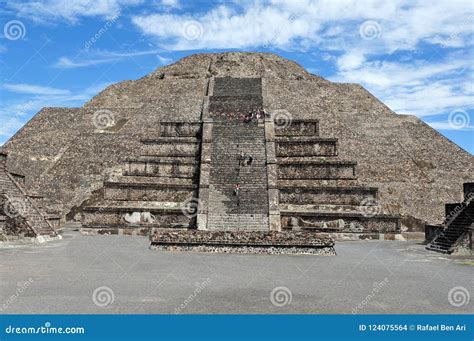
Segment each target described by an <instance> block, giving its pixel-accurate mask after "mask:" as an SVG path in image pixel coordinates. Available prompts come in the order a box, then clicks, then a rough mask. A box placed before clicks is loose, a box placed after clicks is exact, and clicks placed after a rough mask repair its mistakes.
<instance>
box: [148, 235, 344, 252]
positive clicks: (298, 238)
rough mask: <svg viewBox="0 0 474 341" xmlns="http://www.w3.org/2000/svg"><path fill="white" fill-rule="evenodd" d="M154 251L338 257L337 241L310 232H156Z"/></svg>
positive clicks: (153, 238)
mask: <svg viewBox="0 0 474 341" xmlns="http://www.w3.org/2000/svg"><path fill="white" fill-rule="evenodd" d="M150 239H151V246H150V248H151V249H154V250H167V251H197V252H215V253H260V254H312V255H335V254H336V252H335V250H334V240H333V239H331V238H329V237H326V236H321V235H318V234H315V233H307V232H276V231H268V232H267V231H266V232H256V231H255V232H254V231H252V232H241V231H197V230H187V231H155V233H153V234H152V235H151V236H150Z"/></svg>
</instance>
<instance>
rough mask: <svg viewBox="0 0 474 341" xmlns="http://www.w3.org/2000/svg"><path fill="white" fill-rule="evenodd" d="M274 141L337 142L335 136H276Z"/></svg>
mask: <svg viewBox="0 0 474 341" xmlns="http://www.w3.org/2000/svg"><path fill="white" fill-rule="evenodd" d="M275 142H278V143H305V142H331V143H336V142H338V139H337V138H326V137H317V136H304V135H303V136H276V137H275Z"/></svg>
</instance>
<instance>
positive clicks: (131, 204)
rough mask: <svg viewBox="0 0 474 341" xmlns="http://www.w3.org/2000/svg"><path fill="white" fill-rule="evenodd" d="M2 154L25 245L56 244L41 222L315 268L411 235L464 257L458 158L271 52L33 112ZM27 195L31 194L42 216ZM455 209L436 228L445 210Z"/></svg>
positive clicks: (205, 58)
mask: <svg viewBox="0 0 474 341" xmlns="http://www.w3.org/2000/svg"><path fill="white" fill-rule="evenodd" d="M3 153H4V154H2V155H3V156H2V158H3V159H2V160H3V161H2V162H3V164H4V165H3V166H2V172H3V173H4V175H2V176H3V178H4V180H2V183H1V186H2V187H1V190H2V198H3V200H4V201H5V202H8V201H9V198H11V197H16V196H22V198H23V199H22V200H23V201H22V202H27V203H28V205H23V206H26V207H27V209H28V211H30V213H25V214H24V215H22V217H23V216H24V217H23V218H22V221H23V222H25V223H27V225H28V226H29V229H27V228H26V227H25V229H26V230H28V231H26V230H22V231H21V234H23V235H27V236H30V235H31V236H37V235H48V236H56V235H57V229H58V227H57V226H54V227H53V225H52V224H51V223H50V222H48V219H46V218H47V217H46V216H45V214H46V213H44V214H43V213H41V214H40V213H39V212H41V211H43V210H44V212H55V211H56V212H59V213H60V216H61V222H62V223H65V222H68V221H77V222H79V221H80V222H81V226H82V227H81V231H82V232H83V233H84V234H98V233H99V234H130V235H137V234H138V235H149V236H150V240H151V248H153V249H161V250H193V251H213V252H256V253H289V254H293V253H298V254H301V253H303V254H325V255H326V254H334V253H335V251H334V240H344V239H349V240H355V239H385V240H395V239H399V240H402V239H404V236H406V235H407V234H410V233H416V232H418V233H420V232H424V231H425V226H428V228H429V229H430V231H431V232H432V233H433V234H432V235H431V237H432V238H431V243H430V246H429V248H431V249H433V250H434V249H436V250H437V251H439V250H441V251H443V252H448V253H450V252H452V250H453V248H454V247H455V246H456V245H457V244H458V243H461V242H462V243H463V245H464V244H466V245H467V244H469V245H468V247H472V243H471V242H466V240H472V238H471V237H469V236H472V229H470V227H471V226H472V222H473V218H472V212H471V211H472V204H471V198H472V196H470V193H471V191H472V182H474V157H473V156H472V155H471V154H469V153H468V152H466V151H464V150H463V149H461V148H460V147H458V146H457V145H456V144H454V143H452V142H451V141H449V140H448V139H446V138H445V137H443V136H442V135H440V134H439V133H438V132H437V131H435V130H434V129H432V128H431V127H429V126H428V125H426V124H425V123H423V122H422V121H421V120H419V119H418V118H416V117H415V116H408V115H398V114H396V113H394V112H393V111H391V110H390V109H389V108H388V107H387V106H385V105H384V104H383V103H382V102H380V101H379V100H378V99H377V98H375V97H374V96H373V95H372V94H371V93H369V92H368V91H367V90H365V89H364V88H363V87H362V86H360V85H358V84H341V83H333V82H330V81H328V80H326V79H323V78H321V77H319V76H316V75H312V74H310V73H308V72H307V71H306V70H304V69H303V68H302V67H301V66H299V65H298V64H296V63H294V62H292V61H289V60H286V59H284V58H282V57H279V56H277V55H275V54H270V53H240V52H239V53H237V52H229V53H217V54H196V55H191V56H189V57H186V58H183V59H181V60H180V61H178V62H176V63H174V64H172V65H169V66H165V67H162V68H159V69H157V70H156V71H154V72H152V73H151V74H149V75H147V76H145V77H143V78H141V79H138V80H136V81H124V82H120V83H117V84H114V85H111V86H109V87H108V88H106V89H105V90H104V91H102V92H101V93H99V94H98V95H97V96H95V97H94V98H92V99H91V100H90V101H89V102H87V103H86V104H85V105H84V106H83V107H81V108H44V109H42V110H41V111H40V112H39V113H38V114H37V115H36V116H35V117H34V118H33V119H32V120H31V121H29V122H28V123H27V124H26V125H25V126H24V127H23V128H22V129H21V130H20V131H19V132H18V133H17V134H16V135H15V136H13V137H12V138H11V139H10V140H9V141H8V142H7V143H6V144H5V145H4V146H3ZM20 171H21V173H23V174H24V176H25V177H24V178H22V181H21V182H23V181H24V184H22V185H19V183H18V180H15V177H14V176H13V175H11V173H16V172H20ZM463 188H464V191H463ZM27 193H42V195H43V196H44V197H43V199H42V200H43V202H44V205H43V204H42V205H41V209H40V208H35V207H36V206H33V205H32V204H31V205H30V204H29V203H30V202H31V201H32V200H33V199H31V198H29V199H27V198H28V194H27ZM462 200H465V201H464V202H465V204H464V205H463V207H462V209H461V210H456V212H454V213H453V214H451V215H450V216H449V217H448V218H449V222H448V223H447V220H446V219H445V218H446V216H447V215H449V212H448V213H447V212H445V204H446V203H452V202H461V201H462ZM448 206H449V205H448ZM453 210H454V208H452V206H451V211H453ZM33 211H34V212H38V213H35V214H36V215H35V214H33V213H31V212H33ZM451 211H450V212H451ZM33 215H35V216H38V217H39V218H37V219H36V220H35V219H34V218H31V217H32V216H33ZM40 218H42V219H40ZM0 219H2V220H1V221H2V224H3V225H2V231H3V234H4V235H6V236H7V237H8V236H13V235H16V236H18V235H19V234H20V229H19V228H11V227H10V228H9V227H8V226H13V225H14V222H12V221H10V220H11V219H10V218H9V217H8V215H7V214H6V213H5V212H3V214H2V217H0ZM5 221H6V225H5V223H4V222H5ZM453 221H455V223H453ZM55 224H56V223H55ZM6 226H7V227H6ZM25 226H26V225H25ZM35 231H36V232H35ZM447 236H449V237H447ZM443 238H444V239H443ZM466 238H467V239H466ZM469 238H471V239H469ZM436 240H437V241H436Z"/></svg>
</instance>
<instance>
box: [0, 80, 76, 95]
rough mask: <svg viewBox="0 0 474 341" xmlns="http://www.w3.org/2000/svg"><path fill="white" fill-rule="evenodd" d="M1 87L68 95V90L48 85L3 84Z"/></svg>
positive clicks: (45, 93) (42, 93) (34, 93)
mask: <svg viewBox="0 0 474 341" xmlns="http://www.w3.org/2000/svg"><path fill="white" fill-rule="evenodd" d="M3 88H4V89H6V90H8V91H11V92H17V93H23V94H33V95H68V94H69V93H70V91H69V90H64V89H56V88H51V87H49V86H40V85H33V84H24V83H20V84H9V83H7V84H4V85H3Z"/></svg>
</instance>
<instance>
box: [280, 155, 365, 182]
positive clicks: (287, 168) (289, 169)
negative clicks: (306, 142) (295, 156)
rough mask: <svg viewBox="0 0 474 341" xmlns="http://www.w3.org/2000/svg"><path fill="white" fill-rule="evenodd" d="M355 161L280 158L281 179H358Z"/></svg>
mask: <svg viewBox="0 0 474 341" xmlns="http://www.w3.org/2000/svg"><path fill="white" fill-rule="evenodd" d="M356 165H357V162H354V161H314V160H306V161H304V160H297V161H296V160H278V178H279V179H288V180H293V179H295V180H296V179H301V180H309V179H356Z"/></svg>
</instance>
